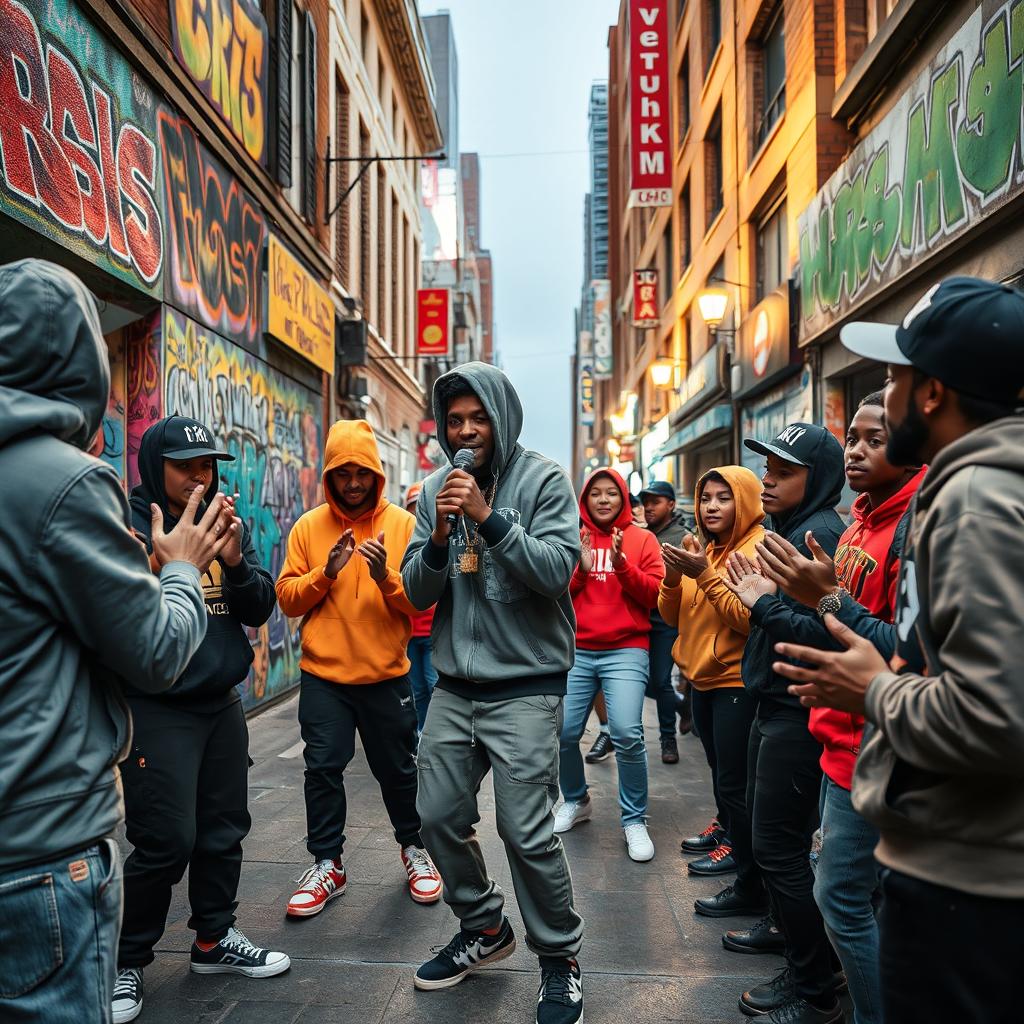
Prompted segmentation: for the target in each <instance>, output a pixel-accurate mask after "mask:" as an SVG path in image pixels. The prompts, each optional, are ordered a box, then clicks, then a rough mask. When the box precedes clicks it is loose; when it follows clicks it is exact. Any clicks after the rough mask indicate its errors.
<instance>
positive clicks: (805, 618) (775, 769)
mask: <svg viewBox="0 0 1024 1024" xmlns="http://www.w3.org/2000/svg"><path fill="white" fill-rule="evenodd" d="M743 443H744V445H745V446H746V447H747V448H748V449H750V450H751V451H754V452H758V453H759V454H761V455H764V456H765V459H766V461H767V466H766V469H765V473H764V476H763V477H762V486H763V488H764V489H763V491H762V492H761V502H762V504H763V505H764V510H765V512H766V513H767V515H768V516H769V517H770V518H769V519H768V520H767V521H766V526H768V527H769V529H771V530H772V531H774V532H775V533H777V534H779V535H780V536H782V537H784V538H785V539H786V540H788V541H789V542H790V543H791V544H793V545H794V546H796V547H797V548H799V550H800V551H801V553H803V554H804V555H805V556H807V557H810V549H809V548H808V547H807V543H806V537H807V534H808V533H813V534H814V537H815V539H816V540H817V542H818V544H819V545H820V547H821V548H822V549H823V550H824V551H825V552H826V553H827V554H828V555H829V557H831V556H832V555H834V554H835V550H836V545H837V544H838V542H839V537H840V535H841V534H842V532H843V530H844V528H845V526H844V523H843V521H842V519H840V518H839V515H838V514H837V513H836V511H835V507H836V505H837V504H838V502H839V498H840V496H841V494H842V489H843V483H844V481H845V479H846V474H845V472H844V468H843V447H842V445H840V443H839V442H838V441H837V440H836V438H835V437H834V436H833V435H832V434H831V433H829V431H827V430H826V429H825V428H824V427H819V426H816V425H814V424H812V423H791V424H789V425H788V426H786V427H785V428H783V430H782V432H781V433H780V434H779V435H778V437H776V438H775V439H774V440H772V441H768V442H764V441H756V440H754V439H752V438H747V439H746V440H745V441H744V442H743ZM729 571H730V576H731V577H732V579H731V583H730V587H731V589H732V590H733V592H734V593H735V594H736V595H737V596H738V597H739V598H740V600H741V601H742V602H743V603H744V604H745V605H746V606H747V607H748V608H749V609H750V636H749V638H748V639H747V643H746V647H745V648H744V651H743V667H742V672H743V685H744V686H745V687H746V689H747V690H748V691H750V692H751V693H752V694H753V695H754V697H755V698H756V700H757V713H756V716H755V718H754V724H753V726H752V727H751V730H750V753H749V757H748V772H749V781H748V785H747V806H748V808H749V810H750V820H751V830H752V835H751V836H749V837H748V836H745V835H733V836H730V838H731V839H732V841H733V844H734V846H735V845H737V844H740V843H745V842H748V841H749V842H751V843H752V847H753V854H754V859H755V860H756V862H757V865H758V867H760V868H761V872H762V877H763V878H764V882H765V886H766V887H767V890H768V899H769V903H770V907H771V911H772V915H773V917H774V919H775V923H776V924H777V925H778V928H779V930H780V931H781V932H782V935H783V937H784V938H785V940H786V960H787V966H786V968H785V969H784V970H783V971H781V972H780V973H779V974H778V975H777V976H776V977H775V978H773V979H772V980H771V981H770V982H768V983H766V984H764V985H758V986H756V987H755V988H753V989H751V990H750V991H747V992H744V993H743V995H742V996H741V998H740V1009H741V1010H742V1011H743V1012H744V1013H746V1014H749V1015H751V1016H756V1015H760V1014H767V1016H766V1020H767V1021H769V1022H770V1024H835V1022H837V1021H841V1020H842V1017H843V1011H842V1008H841V1007H840V1005H839V1001H838V999H837V998H836V982H835V977H834V971H833V954H832V950H831V947H830V946H829V942H828V938H827V937H826V935H825V925H824V922H823V921H822V917H821V912H820V911H819V910H818V905H817V904H816V903H815V901H814V875H813V873H812V871H811V865H810V860H809V854H810V849H811V838H812V836H813V833H814V830H815V828H816V826H817V814H818V799H819V794H820V791H821V764H820V759H821V744H820V743H819V742H818V741H817V740H816V739H815V738H814V737H813V736H812V735H811V733H810V730H809V729H808V717H809V712H808V710H807V709H806V708H804V707H802V706H801V704H800V701H799V700H798V699H797V698H795V697H793V696H791V695H790V694H789V692H788V690H787V686H788V680H786V679H785V678H784V677H782V676H780V675H779V674H778V673H776V672H775V670H774V668H773V663H774V662H775V661H776V660H777V656H776V655H775V653H774V645H775V644H776V643H777V642H779V641H796V642H800V641H801V640H802V639H804V638H805V637H806V636H809V635H816V632H817V631H816V627H817V619H816V617H815V613H814V611H813V609H810V608H807V607H806V606H804V605H802V604H800V603H799V602H797V601H795V600H794V599H792V598H790V597H788V596H786V595H784V594H783V595H781V596H780V595H779V594H778V593H777V591H778V588H777V587H776V585H775V584H774V583H772V582H771V581H770V580H768V579H767V578H765V577H764V576H762V575H761V574H760V573H759V572H758V570H757V567H755V566H753V565H751V564H750V563H749V562H748V561H747V560H746V559H745V558H744V557H743V556H742V555H734V556H732V559H731V560H730V563H729ZM765 909H766V908H765V907H764V897H763V895H762V894H761V893H756V892H750V893H747V892H737V891H736V889H735V888H734V887H732V886H729V887H727V888H726V889H725V890H724V891H723V892H722V893H719V895H718V896H715V897H712V898H710V899H706V900H698V901H697V903H696V910H697V912H698V913H701V914H705V915H707V916H712V917H725V916H731V915H733V914H740V913H763V912H764V910H765Z"/></svg>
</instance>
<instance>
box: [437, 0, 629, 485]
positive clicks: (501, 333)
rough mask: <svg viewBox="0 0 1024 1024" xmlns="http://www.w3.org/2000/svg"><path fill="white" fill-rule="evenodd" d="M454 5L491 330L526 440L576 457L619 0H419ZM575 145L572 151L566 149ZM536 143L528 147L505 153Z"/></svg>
mask: <svg viewBox="0 0 1024 1024" xmlns="http://www.w3.org/2000/svg"><path fill="white" fill-rule="evenodd" d="M419 7H420V13H421V14H436V13H438V12H439V11H443V10H447V11H449V12H450V13H451V15H452V24H453V28H454V32H455V46H456V50H457V51H458V58H459V148H460V149H461V150H462V151H463V152H466V153H468V152H474V151H475V152H478V153H479V154H480V156H481V172H480V173H481V182H480V184H481V191H482V206H483V210H482V213H481V242H482V245H483V246H484V248H487V249H490V250H491V253H492V255H493V257H494V285H495V305H494V320H495V327H494V334H495V339H496V341H497V345H498V354H499V358H500V361H501V364H502V366H503V367H504V369H505V370H506V372H507V373H508V374H509V376H510V377H511V378H512V381H513V383H514V384H515V386H516V388H517V389H518V390H519V394H520V396H521V398H522V400H523V405H524V407H525V410H526V426H525V429H524V431H523V438H522V441H523V444H524V445H526V447H528V448H534V449H537V450H538V451H541V452H543V453H544V454H545V455H549V456H550V457H551V458H554V459H557V460H558V461H559V462H560V463H562V465H563V466H567V467H568V465H569V452H570V448H571V419H570V416H571V415H572V414H574V411H575V410H574V409H572V407H571V400H570V381H569V356H570V353H571V351H572V347H573V337H572V335H573V310H574V309H575V307H576V306H577V305H578V304H579V299H580V286H581V283H582V280H583V197H584V195H585V194H586V191H587V188H588V185H589V168H588V162H587V152H586V150H587V103H588V100H589V96H590V85H591V83H592V82H594V81H598V80H600V81H604V80H606V79H607V77H608V47H607V40H608V27H609V26H610V25H611V24H612V23H613V22H614V21H615V20H616V17H617V14H618V9H619V2H618V0H445V2H443V3H442V2H439V0H438V2H435V0H420V4H419ZM567 151H568V152H567ZM506 154H531V155H506Z"/></svg>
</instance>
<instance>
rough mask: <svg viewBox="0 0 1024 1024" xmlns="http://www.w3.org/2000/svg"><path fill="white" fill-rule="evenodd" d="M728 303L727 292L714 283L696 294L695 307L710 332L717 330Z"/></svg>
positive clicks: (723, 317)
mask: <svg viewBox="0 0 1024 1024" xmlns="http://www.w3.org/2000/svg"><path fill="white" fill-rule="evenodd" d="M728 305H729V293H728V292H727V291H726V290H725V289H724V288H718V287H715V286H714V285H712V286H711V287H710V288H705V289H704V290H703V291H702V292H701V293H700V294H699V295H698V296H697V308H698V309H699V310H700V315H701V317H702V319H703V320H704V323H706V324H707V326H708V329H709V330H710V331H711V332H712V333H715V332H716V331H717V330H718V325H719V324H720V323H721V322H722V321H723V320H724V319H725V310H726V307H727V306H728Z"/></svg>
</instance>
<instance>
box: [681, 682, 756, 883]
mask: <svg viewBox="0 0 1024 1024" xmlns="http://www.w3.org/2000/svg"><path fill="white" fill-rule="evenodd" d="M690 700H691V702H692V707H693V721H694V726H695V729H694V731H695V732H696V733H697V735H698V737H700V742H701V744H702V745H703V747H704V754H705V756H706V757H707V759H708V766H709V767H710V768H711V781H712V785H713V787H714V791H715V803H716V805H717V807H718V821H719V824H720V825H721V826H722V828H724V829H725V832H726V835H728V836H729V839H730V840H731V842H732V853H733V857H734V858H735V860H736V882H735V888H736V891H737V892H738V893H739V894H740V895H742V896H744V897H747V898H749V899H750V900H752V901H757V902H760V900H761V899H763V896H762V891H761V872H760V869H759V868H758V866H757V863H756V861H755V860H754V851H753V848H752V842H751V834H750V815H749V813H748V812H747V748H748V746H749V744H750V723H751V722H752V721H753V720H754V707H755V702H754V700H753V698H752V697H751V696H750V695H749V694H748V693H747V692H746V690H744V689H743V687H742V686H729V687H723V688H722V689H717V690H698V689H697V688H696V687H695V686H694V687H691V689H690Z"/></svg>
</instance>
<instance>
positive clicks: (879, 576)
mask: <svg viewBox="0 0 1024 1024" xmlns="http://www.w3.org/2000/svg"><path fill="white" fill-rule="evenodd" d="M924 474H925V469H922V470H921V471H920V472H919V473H917V474H916V476H914V477H913V479H911V480H909V481H908V482H907V483H906V484H904V485H903V487H902V488H901V489H900V490H899V491H897V492H896V493H895V494H894V495H893V496H892V497H891V498H890V499H889V500H888V501H886V502H883V503H882V504H881V505H879V506H878V508H876V509H872V508H870V506H869V498H868V496H867V495H866V494H861V495H860V496H859V497H858V498H857V500H856V501H855V502H854V503H853V509H852V512H853V523H852V525H850V526H848V527H847V528H846V530H845V531H844V533H843V535H842V536H841V537H840V538H839V546H838V547H837V548H836V557H835V566H836V579H837V580H838V581H839V586H841V587H844V588H845V589H846V590H848V591H849V592H850V596H851V597H852V598H853V599H854V600H855V601H857V602H859V603H860V604H862V605H864V607H865V608H867V610H868V611H869V612H871V614H872V615H874V616H875V617H876V618H881V619H885V621H886V622H892V617H893V610H894V609H895V607H896V589H897V587H898V585H899V577H900V566H899V560H898V559H895V558H893V559H890V558H889V549H890V548H891V547H892V542H893V535H894V534H895V533H896V527H897V526H898V525H899V521H900V519H901V518H902V517H903V514H904V513H905V512H906V511H907V507H908V506H909V505H910V502H911V499H912V498H913V497H914V493H915V492H916V491H917V489H918V487H919V486H920V485H921V481H922V480H923V479H924ZM810 729H811V733H812V734H813V736H814V738H815V739H816V740H818V742H819V743H821V744H822V745H823V746H824V748H825V749H824V750H823V752H822V755H821V769H822V771H823V772H824V773H825V774H826V775H827V776H828V777H829V778H830V779H831V780H832V781H833V782H834V783H836V785H838V786H842V787H843V789H849V788H850V786H851V785H852V781H853V767H854V765H855V764H856V762H857V755H858V754H859V753H860V743H861V738H862V737H863V735H864V719H863V718H862V717H861V716H860V715H852V714H850V713H849V712H848V711H837V710H836V709H835V708H811V719H810Z"/></svg>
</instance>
